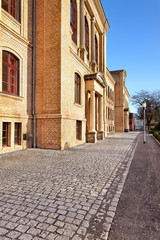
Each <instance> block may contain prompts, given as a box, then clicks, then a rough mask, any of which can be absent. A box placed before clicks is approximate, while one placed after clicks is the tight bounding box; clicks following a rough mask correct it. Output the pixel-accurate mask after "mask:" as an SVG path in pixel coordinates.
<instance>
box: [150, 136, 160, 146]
mask: <svg viewBox="0 0 160 240" xmlns="http://www.w3.org/2000/svg"><path fill="white" fill-rule="evenodd" d="M152 137H153V138H154V140H155V141H156V142H157V143H158V145H159V146H160V142H159V141H158V140H157V138H155V137H154V136H153V135H152Z"/></svg>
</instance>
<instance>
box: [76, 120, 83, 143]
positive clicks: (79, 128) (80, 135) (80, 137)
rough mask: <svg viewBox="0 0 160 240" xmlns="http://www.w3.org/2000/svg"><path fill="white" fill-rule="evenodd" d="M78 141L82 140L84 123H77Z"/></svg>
mask: <svg viewBox="0 0 160 240" xmlns="http://www.w3.org/2000/svg"><path fill="white" fill-rule="evenodd" d="M76 139H77V140H82V122H81V121H76Z"/></svg>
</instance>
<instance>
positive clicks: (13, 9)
mask: <svg viewBox="0 0 160 240" xmlns="http://www.w3.org/2000/svg"><path fill="white" fill-rule="evenodd" d="M2 8H3V9H4V10H6V11H7V12H8V13H9V14H11V15H12V16H13V17H14V18H15V19H16V20H17V21H18V22H20V21H21V0H2Z"/></svg>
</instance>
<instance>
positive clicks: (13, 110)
mask: <svg viewBox="0 0 160 240" xmlns="http://www.w3.org/2000/svg"><path fill="white" fill-rule="evenodd" d="M28 2H31V1H27V0H22V1H21V23H19V22H18V21H17V20H15V18H14V17H12V16H11V15H10V14H9V13H8V12H7V11H5V10H4V9H2V1H0V33H1V34H0V153H5V152H8V151H14V150H20V149H24V148H26V147H27V142H26V141H25V140H23V134H26V133H27V128H28V124H29V122H28V118H29V114H31V113H30V109H29V108H30V105H29V104H28V103H27V98H28V99H30V98H31V93H30V90H29V89H30V88H31V87H30V86H29V85H30V82H31V61H32V48H31V43H30V41H29V38H30V37H29V31H30V28H29V26H28V18H29V14H28V13H29V11H30V10H31V9H29V7H28ZM31 12H32V10H31ZM3 51H7V52H10V53H11V54H14V56H16V57H17V58H18V59H19V69H20V70H19V96H14V95H12V94H7V93H4V92H3V91H2V52H3ZM28 90H29V91H28ZM4 122H7V123H8V126H9V130H8V131H9V134H8V146H7V147H2V126H3V123H4ZM15 123H21V127H22V129H21V144H20V145H14V131H15Z"/></svg>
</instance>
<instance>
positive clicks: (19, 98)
mask: <svg viewBox="0 0 160 240" xmlns="http://www.w3.org/2000/svg"><path fill="white" fill-rule="evenodd" d="M0 96H3V97H7V98H13V99H16V100H20V101H22V100H23V97H20V96H16V95H13V94H10V93H5V92H0Z"/></svg>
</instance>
